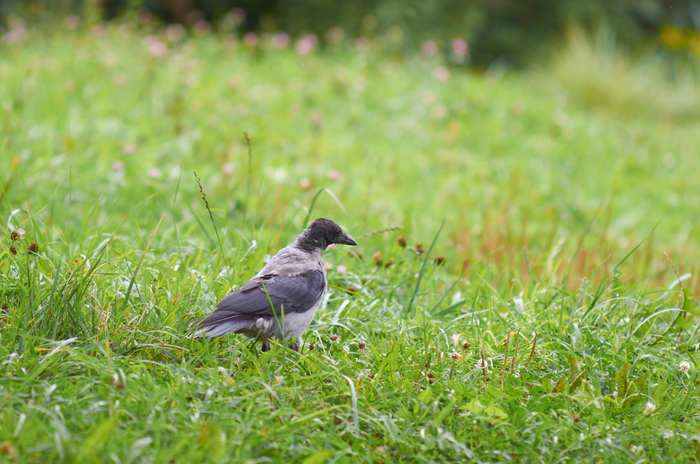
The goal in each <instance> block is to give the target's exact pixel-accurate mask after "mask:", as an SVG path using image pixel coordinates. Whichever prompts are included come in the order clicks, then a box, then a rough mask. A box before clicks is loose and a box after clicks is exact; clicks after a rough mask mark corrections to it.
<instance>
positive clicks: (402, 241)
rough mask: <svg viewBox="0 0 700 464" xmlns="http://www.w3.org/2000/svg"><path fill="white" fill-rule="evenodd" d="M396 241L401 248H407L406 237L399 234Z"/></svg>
mask: <svg viewBox="0 0 700 464" xmlns="http://www.w3.org/2000/svg"><path fill="white" fill-rule="evenodd" d="M396 243H398V244H399V246H400V247H401V248H406V237H404V236H403V235H399V237H398V238H397V239H396Z"/></svg>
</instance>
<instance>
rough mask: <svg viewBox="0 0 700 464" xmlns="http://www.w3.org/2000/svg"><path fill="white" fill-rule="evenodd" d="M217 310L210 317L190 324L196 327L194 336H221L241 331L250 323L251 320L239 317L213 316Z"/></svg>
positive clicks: (193, 327) (192, 327)
mask: <svg viewBox="0 0 700 464" xmlns="http://www.w3.org/2000/svg"><path fill="white" fill-rule="evenodd" d="M215 315H216V312H214V313H212V314H211V315H210V316H209V317H207V318H205V319H202V320H201V321H198V322H195V323H194V324H192V326H190V328H191V329H194V332H193V334H192V336H193V337H194V338H205V337H206V338H212V337H220V336H221V335H227V334H232V333H236V332H240V331H241V330H243V329H245V328H247V327H248V326H249V325H250V320H246V319H241V318H237V317H230V316H229V317H212V316H215Z"/></svg>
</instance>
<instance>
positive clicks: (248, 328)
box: [194, 218, 357, 351]
mask: <svg viewBox="0 0 700 464" xmlns="http://www.w3.org/2000/svg"><path fill="white" fill-rule="evenodd" d="M333 243H339V244H344V245H357V243H356V242H355V240H353V238H352V237H350V236H349V235H348V234H346V233H343V230H342V229H341V228H340V226H338V224H336V223H335V222H333V221H331V220H329V219H324V218H320V219H316V220H315V221H314V222H312V223H311V225H310V226H309V227H308V228H307V229H305V230H304V231H303V232H302V233H301V234H300V235H299V236H298V237H297V239H296V240H295V241H294V243H292V244H291V245H289V246H287V247H285V248H282V249H281V250H280V251H278V252H277V254H276V255H275V256H273V257H272V258H271V259H270V260H269V261H268V263H267V264H266V265H265V267H263V268H262V270H261V271H260V272H258V274H257V275H256V276H255V277H253V278H252V279H250V280H249V281H248V282H246V283H245V284H243V286H241V288H239V289H238V290H236V291H235V292H233V293H231V294H229V295H228V296H226V297H225V298H224V299H223V300H221V301H220V302H219V304H218V305H216V311H214V312H213V313H211V314H210V315H209V316H207V317H206V318H205V319H203V320H201V321H199V322H196V323H195V324H194V327H195V328H196V332H195V334H194V336H195V337H218V336H221V335H226V334H231V333H242V334H245V335H247V336H249V337H253V338H261V339H262V340H263V347H262V349H263V351H267V350H269V349H270V343H269V340H270V339H271V338H273V337H274V338H278V339H281V340H286V339H289V338H292V339H295V340H296V341H297V342H298V343H301V334H302V333H304V331H305V330H306V328H307V327H308V326H309V324H310V323H311V320H312V319H313V317H314V314H316V310H317V309H318V306H319V305H320V303H321V300H322V299H323V294H324V293H325V292H326V287H327V285H326V270H325V268H324V266H323V260H321V252H322V251H323V250H325V249H326V248H327V247H328V245H331V244H333ZM290 347H291V348H292V349H293V350H295V351H297V350H298V349H299V348H298V345H297V344H296V343H291V344H290Z"/></svg>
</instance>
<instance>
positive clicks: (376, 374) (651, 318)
mask: <svg viewBox="0 0 700 464" xmlns="http://www.w3.org/2000/svg"><path fill="white" fill-rule="evenodd" d="M156 34H157V35H156V37H157V40H163V41H165V38H164V35H162V34H161V33H156ZM148 40H149V39H146V38H145V33H144V32H143V31H141V32H139V31H137V30H134V29H132V28H130V27H123V26H115V27H108V28H106V30H104V31H102V32H99V31H98V32H96V31H92V30H84V31H73V32H71V31H66V30H63V29H62V28H61V27H58V28H56V29H55V30H54V29H49V28H46V29H44V30H40V31H30V32H29V34H28V36H27V38H26V40H24V41H22V42H19V43H13V44H7V43H2V44H1V45H0V82H2V85H0V105H2V106H1V110H0V127H1V129H0V217H1V218H3V219H2V221H0V222H2V226H1V227H0V233H1V236H2V238H1V239H0V303H3V304H5V305H7V310H6V313H4V315H3V316H2V326H1V328H0V460H2V461H13V462H61V461H63V462H91V461H99V462H242V461H249V462H267V461H275V462H287V461H292V462H309V463H315V462H365V461H366V462H401V461H409V462H435V461H438V462H440V461H464V460H465V459H467V458H474V459H475V460H477V461H486V462H493V461H499V462H502V461H521V462H523V461H524V462H530V461H542V462H556V461H573V460H576V461H579V460H581V461H599V460H600V461H602V462H647V461H648V462H658V461H665V462H670V461H679V462H680V461H685V462H693V461H695V462H697V461H698V459H700V425H699V421H698V419H699V418H700V413H699V411H700V394H699V393H698V382H699V378H698V374H697V372H698V369H697V368H698V361H700V359H699V358H698V340H699V339H700V334H699V333H698V331H699V329H700V324H699V323H698V316H699V314H700V310H699V308H700V307H699V305H698V300H697V295H698V292H699V291H700V278H699V277H698V271H700V266H699V265H698V263H699V262H700V228H699V226H700V224H699V219H700V186H699V184H698V175H697V173H698V172H700V151H699V150H698V147H700V114H699V113H698V108H700V91H698V89H699V88H700V87H699V86H698V85H697V81H695V80H693V79H694V77H692V76H693V73H696V72H697V70H696V69H695V68H693V65H692V64H689V65H686V68H683V69H681V71H680V72H681V74H680V77H679V76H676V77H674V78H673V79H675V82H672V81H669V80H668V78H667V77H664V76H663V75H662V74H663V72H662V71H661V67H660V65H659V64H658V63H654V62H652V61H648V62H645V63H643V64H635V63H631V62H629V61H625V60H626V59H625V58H624V57H620V56H618V55H615V54H614V52H613V51H611V50H607V51H605V50H600V49H596V48H595V46H591V45H590V44H589V45H585V44H584V42H581V41H579V42H574V43H573V45H571V46H570V47H569V50H571V53H568V54H567V53H564V54H562V56H561V57H560V58H559V59H558V60H557V61H555V62H554V64H552V65H551V66H549V67H547V68H543V69H539V70H532V71H529V72H527V73H519V74H515V73H509V72H506V73H505V74H502V75H499V74H497V73H496V72H491V73H487V74H477V73H472V72H468V70H465V69H459V68H454V69H451V70H450V73H451V74H450V78H449V79H448V80H446V81H444V82H442V81H439V80H438V79H436V78H435V75H434V72H435V69H436V68H437V67H438V66H440V63H438V62H437V61H433V60H431V59H426V58H420V57H414V58H405V57H398V56H394V55H393V54H391V53H390V52H387V51H382V50H376V51H371V50H370V51H356V50H354V49H353V48H352V47H350V46H338V47H336V48H333V49H329V50H326V51H325V52H323V53H314V54H311V55H309V56H303V57H300V56H297V55H296V54H295V53H294V52H293V51H289V50H281V51H280V50H271V49H265V50H261V51H257V52H253V51H250V50H247V49H246V48H245V47H244V46H243V45H242V44H240V43H236V42H234V41H232V40H231V39H230V38H220V37H216V36H205V37H200V38H190V39H182V40H179V41H178V42H176V43H168V51H167V54H166V55H165V56H164V57H154V56H152V55H150V54H149V52H148ZM586 47H592V48H586ZM597 60H600V62H599V61H597ZM577 69H578V70H579V72H576V70H577ZM596 69H598V70H600V73H599V75H598V76H597V77H596V75H595V74H593V71H592V70H596ZM592 74H593V75H592ZM683 79H686V81H683ZM621 82H622V84H621ZM625 83H628V84H629V85H627V84H625ZM689 83H691V84H692V83H694V84H695V85H690V84H689ZM244 132H245V133H248V134H249V135H250V138H251V153H250V155H249V152H248V146H247V144H246V143H245V140H244V136H243V134H244ZM117 162H119V163H121V165H122V166H123V170H121V171H120V172H119V170H118V169H116V170H115V166H114V165H115V163H117ZM227 165H228V167H227V168H225V166H227ZM228 168H230V170H231V172H230V173H227V171H226V170H227V169H228ZM152 169H157V170H158V172H152V173H151V174H154V175H150V176H149V171H150V170H152ZM331 170H335V171H337V173H338V174H339V178H334V177H338V176H335V175H333V176H329V171H331ZM195 171H196V173H197V175H198V177H199V178H200V179H201V185H202V188H203V190H204V194H205V195H206V199H207V201H208V204H209V206H210V207H211V210H212V211H211V213H212V217H211V218H210V216H209V212H208V211H207V209H206V208H205V205H204V203H203V201H202V195H201V194H200V190H199V187H198V185H197V182H196V181H195V176H194V172H195ZM157 174H159V175H157ZM302 184H303V185H304V188H302ZM324 189H325V190H324ZM319 192H320V193H319ZM312 206H313V210H312V211H310V210H309V209H310V207H312ZM308 216H310V217H312V218H313V217H319V216H326V217H330V218H332V219H334V220H336V221H337V222H339V223H341V224H342V225H343V226H344V227H346V228H347V230H348V231H349V232H350V233H351V234H352V235H353V236H354V237H355V238H356V239H357V240H358V242H359V243H360V245H359V247H358V249H357V251H358V252H357V253H356V252H355V251H349V250H348V249H347V248H342V247H339V248H338V249H336V250H333V251H328V252H327V253H326V254H325V259H326V260H327V261H328V262H329V263H331V264H332V265H333V268H332V269H330V270H329V281H330V287H331V288H330V291H329V293H328V296H327V302H326V304H325V306H324V307H323V308H322V310H321V311H320V312H319V314H318V315H317V317H316V320H315V322H314V323H313V324H312V326H311V328H310V329H309V330H308V331H307V333H306V334H305V344H306V346H305V349H303V350H302V352H301V353H298V354H297V353H294V352H292V351H290V350H288V349H286V348H285V347H284V346H283V345H280V344H277V345H275V346H273V349H272V350H271V351H270V352H267V353H262V354H261V353H259V352H258V347H256V346H254V345H253V344H251V343H250V342H249V341H247V340H246V339H244V338H243V337H239V336H229V337H224V338H221V339H216V340H206V341H195V340H191V339H189V338H187V336H186V334H187V327H188V326H189V324H190V323H191V322H192V321H194V320H195V319H196V318H198V317H201V316H202V315H204V314H206V313H208V312H209V311H211V310H212V309H213V307H214V305H215V304H216V302H217V301H218V300H219V299H220V298H221V297H223V296H224V295H225V294H226V293H227V292H229V291H230V290H231V289H232V288H235V287H236V286H238V285H240V284H242V283H243V282H245V280H246V279H247V278H249V277H250V276H251V275H253V274H254V273H255V272H257V270H258V269H259V268H260V266H261V265H262V263H263V261H264V259H265V256H266V255H269V254H272V253H274V252H275V251H276V250H277V249H278V248H280V247H281V246H283V245H285V244H286V243H288V242H289V241H290V240H292V239H293V237H294V236H295V234H296V233H298V232H299V231H300V230H301V229H302V227H303V225H304V220H305V218H307V217H308ZM212 219H213V220H212ZM441 224H444V225H441ZM17 227H20V228H22V229H24V230H26V236H25V237H24V240H23V241H12V240H11V239H10V232H11V229H14V228H17ZM441 227H442V228H441ZM438 231H440V232H438ZM400 236H403V237H405V238H406V240H407V242H408V245H407V246H406V247H405V248H404V247H401V246H400V245H399V240H398V239H399V237H400ZM433 241H435V243H434V248H433V249H432V252H430V253H428V250H429V249H430V247H431V244H432V243H433ZM30 243H36V244H37V245H38V253H28V252H27V248H28V246H29V244H30ZM418 244H421V245H418ZM11 246H14V247H15V249H16V251H17V254H13V253H12V252H11V249H10V247H11ZM418 248H422V249H423V250H424V252H423V254H417V253H416V249H418ZM377 252H379V255H377V254H375V253H377ZM438 256H441V257H444V264H442V265H438V264H437V262H436V258H437V257H438ZM380 260H381V265H378V264H377V263H378V262H379V261H380ZM390 264H391V265H390ZM312 346H313V349H311V347H312ZM482 359H483V361H484V362H485V363H486V367H485V368H482V367H481V366H480V363H481V360H482ZM683 361H686V362H689V363H690V369H689V370H688V372H687V373H684V372H682V371H681V370H680V368H679V366H680V363H681V362H683ZM647 403H651V404H653V405H654V406H655V408H651V407H650V406H647ZM645 409H646V412H647V413H649V414H645ZM651 409H654V410H653V411H651ZM305 460H306V461H305Z"/></svg>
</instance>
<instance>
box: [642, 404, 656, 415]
mask: <svg viewBox="0 0 700 464" xmlns="http://www.w3.org/2000/svg"><path fill="white" fill-rule="evenodd" d="M654 411H656V405H655V404H654V403H652V402H651V401H647V404H646V405H644V415H645V416H650V415H652V414H653V413H654Z"/></svg>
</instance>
